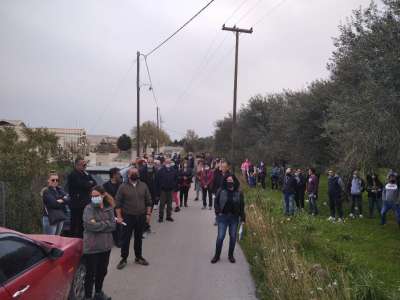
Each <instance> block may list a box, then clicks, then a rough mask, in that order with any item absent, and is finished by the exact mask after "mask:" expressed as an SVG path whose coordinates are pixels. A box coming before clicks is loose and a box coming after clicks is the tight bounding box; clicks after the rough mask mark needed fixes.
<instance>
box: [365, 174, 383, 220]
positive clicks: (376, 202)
mask: <svg viewBox="0 0 400 300" xmlns="http://www.w3.org/2000/svg"><path fill="white" fill-rule="evenodd" d="M382 189H383V184H382V183H381V181H380V180H379V177H378V175H377V174H376V173H372V174H368V175H367V192H368V208H369V217H370V218H373V217H374V209H375V207H376V209H377V210H378V213H379V214H380V213H381V211H382Z"/></svg>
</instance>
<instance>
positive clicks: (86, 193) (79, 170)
mask: <svg viewBox="0 0 400 300" xmlns="http://www.w3.org/2000/svg"><path fill="white" fill-rule="evenodd" d="M86 166H87V162H86V161H85V160H84V159H83V158H77V159H76V160H75V168H74V170H73V171H72V172H71V173H70V174H69V175H68V179H67V185H68V192H69V195H70V197H71V201H70V203H69V207H70V209H71V235H72V237H78V238H82V236H83V223H82V216H83V210H84V209H85V207H86V205H87V204H89V203H90V192H91V190H92V188H93V187H94V186H96V184H97V183H96V180H94V179H93V177H92V176H91V175H90V174H88V173H87V172H86Z"/></svg>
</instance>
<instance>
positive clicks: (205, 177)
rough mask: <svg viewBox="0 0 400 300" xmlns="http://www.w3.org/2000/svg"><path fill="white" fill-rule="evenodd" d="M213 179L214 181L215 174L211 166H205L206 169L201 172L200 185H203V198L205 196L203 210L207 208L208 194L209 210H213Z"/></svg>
mask: <svg viewBox="0 0 400 300" xmlns="http://www.w3.org/2000/svg"><path fill="white" fill-rule="evenodd" d="M213 179H214V173H213V171H212V170H211V169H210V165H208V164H205V165H204V169H203V170H202V171H201V174H200V184H201V189H202V196H203V208H202V209H206V208H207V194H208V208H209V209H210V210H211V209H212V206H213V205H212V203H213V198H212V187H213Z"/></svg>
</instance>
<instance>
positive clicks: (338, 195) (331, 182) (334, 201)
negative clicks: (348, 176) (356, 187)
mask: <svg viewBox="0 0 400 300" xmlns="http://www.w3.org/2000/svg"><path fill="white" fill-rule="evenodd" d="M343 190H344V184H343V181H342V178H340V176H339V175H338V174H336V173H335V172H334V171H332V170H329V171H328V198H329V208H330V212H331V215H330V216H329V218H328V221H335V220H336V217H338V219H337V221H338V222H343V202H342V191H343Z"/></svg>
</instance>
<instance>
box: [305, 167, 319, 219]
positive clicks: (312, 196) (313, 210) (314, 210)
mask: <svg viewBox="0 0 400 300" xmlns="http://www.w3.org/2000/svg"><path fill="white" fill-rule="evenodd" d="M307 194H308V205H309V212H310V214H311V215H313V216H316V215H318V206H317V199H318V177H317V175H316V174H315V169H314V168H310V169H309V170H308V182H307Z"/></svg>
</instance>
